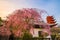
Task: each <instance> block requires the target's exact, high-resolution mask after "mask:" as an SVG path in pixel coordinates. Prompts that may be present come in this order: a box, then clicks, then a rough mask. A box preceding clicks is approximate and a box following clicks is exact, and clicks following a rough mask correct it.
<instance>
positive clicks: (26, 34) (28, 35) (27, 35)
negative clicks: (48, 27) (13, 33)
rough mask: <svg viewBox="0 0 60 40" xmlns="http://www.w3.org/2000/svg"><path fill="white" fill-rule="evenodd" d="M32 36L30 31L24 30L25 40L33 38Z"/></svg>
mask: <svg viewBox="0 0 60 40" xmlns="http://www.w3.org/2000/svg"><path fill="white" fill-rule="evenodd" d="M31 38H32V35H31V34H30V33H29V32H28V31H26V32H24V35H23V40H31Z"/></svg>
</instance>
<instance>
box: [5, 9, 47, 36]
mask: <svg viewBox="0 0 60 40" xmlns="http://www.w3.org/2000/svg"><path fill="white" fill-rule="evenodd" d="M44 12H46V11H44V10H39V9H36V8H23V9H18V10H15V11H14V12H13V13H12V14H11V15H9V16H8V17H7V20H6V22H5V24H4V25H5V26H4V27H5V28H7V29H8V30H9V31H12V33H13V34H14V36H17V37H18V36H19V37H21V36H22V35H23V32H24V31H25V30H28V31H30V30H32V31H33V24H34V22H39V21H40V20H42V17H41V14H42V13H44ZM7 29H6V30H7ZM8 30H7V31H8Z"/></svg>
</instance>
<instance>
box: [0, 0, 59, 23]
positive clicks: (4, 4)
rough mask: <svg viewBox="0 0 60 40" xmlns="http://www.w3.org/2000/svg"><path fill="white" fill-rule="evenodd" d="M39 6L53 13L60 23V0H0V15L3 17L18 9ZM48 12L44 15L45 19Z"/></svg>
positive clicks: (50, 13)
mask: <svg viewBox="0 0 60 40" xmlns="http://www.w3.org/2000/svg"><path fill="white" fill-rule="evenodd" d="M21 8H38V9H42V10H46V11H47V13H48V14H49V15H53V16H54V17H55V19H56V21H57V23H59V24H60V0H0V17H2V18H3V19H4V18H5V17H6V16H7V15H9V14H10V13H12V12H13V11H14V10H16V9H21ZM46 16H47V14H44V15H42V18H43V19H44V20H45V18H46Z"/></svg>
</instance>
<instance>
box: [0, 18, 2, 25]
mask: <svg viewBox="0 0 60 40" xmlns="http://www.w3.org/2000/svg"><path fill="white" fill-rule="evenodd" d="M1 25H2V18H1V17H0V26H1Z"/></svg>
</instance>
